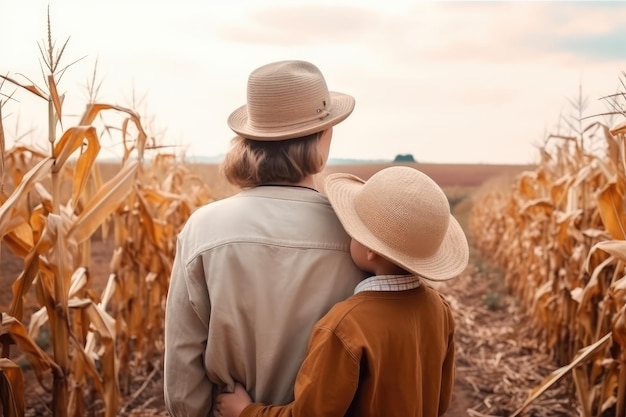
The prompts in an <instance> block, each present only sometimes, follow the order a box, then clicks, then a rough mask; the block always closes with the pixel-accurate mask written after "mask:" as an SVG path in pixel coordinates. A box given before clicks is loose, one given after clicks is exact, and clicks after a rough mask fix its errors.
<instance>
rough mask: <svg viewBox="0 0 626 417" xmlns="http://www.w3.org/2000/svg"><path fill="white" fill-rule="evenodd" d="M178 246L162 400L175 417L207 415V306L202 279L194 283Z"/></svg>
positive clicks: (167, 315) (209, 400) (169, 301)
mask: <svg viewBox="0 0 626 417" xmlns="http://www.w3.org/2000/svg"><path fill="white" fill-rule="evenodd" d="M183 259H184V254H183V253H182V248H181V245H180V244H178V247H177V255H176V257H175V259H174V265H173V268H172V274H171V281H170V287H169V293H168V297H167V305H166V312H165V358H164V367H165V369H164V398H165V404H166V407H167V409H168V411H169V413H170V414H171V415H172V416H174V417H200V416H209V415H210V410H211V405H212V396H213V384H212V383H211V381H210V380H209V378H208V377H207V375H206V371H205V367H204V360H203V357H204V346H205V345H206V340H207V329H208V326H209V316H210V304H209V295H208V290H207V288H206V284H205V282H204V280H203V279H198V280H193V279H190V277H189V271H188V270H187V268H186V265H184V264H183Z"/></svg>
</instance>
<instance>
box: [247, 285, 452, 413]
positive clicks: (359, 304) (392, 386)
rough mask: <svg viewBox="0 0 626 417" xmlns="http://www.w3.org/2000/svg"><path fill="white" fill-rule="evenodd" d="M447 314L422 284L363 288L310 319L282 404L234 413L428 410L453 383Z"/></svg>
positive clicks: (443, 400)
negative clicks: (288, 397)
mask: <svg viewBox="0 0 626 417" xmlns="http://www.w3.org/2000/svg"><path fill="white" fill-rule="evenodd" d="M454 349H455V345H454V320H453V318H452V313H451V309H450V306H449V304H448V303H447V302H446V301H445V299H444V298H443V296H441V295H440V294H439V293H438V292H437V291H435V290H434V289H432V288H430V287H429V286H428V285H427V284H422V285H421V286H420V287H418V288H416V289H412V290H407V291H394V292H379V291H365V292H360V293H357V294H355V295H353V296H351V297H350V298H349V299H347V300H345V301H343V302H340V303H338V304H337V305H336V306H335V307H333V309H332V310H331V311H330V312H329V313H328V314H327V315H326V316H325V317H323V318H322V319H321V320H320V321H319V322H318V323H317V324H316V326H315V328H314V330H313V333H312V335H311V339H310V341H309V346H308V350H307V355H306V357H305V360H304V362H303V364H302V367H301V368H300V371H299V373H298V377H297V379H296V385H295V400H294V401H293V402H292V403H290V404H288V405H286V406H266V405H263V404H259V403H253V404H250V405H249V406H248V407H246V408H245V409H244V411H243V412H242V413H241V415H240V416H241V417H251V416H297V417H300V416H324V417H332V416H337V417H340V416H359V417H370V416H372V417H374V416H376V417H381V416H385V417H394V416H398V417H435V416H440V415H442V414H443V413H444V412H445V411H446V410H447V408H448V407H449V405H450V400H451V396H452V388H453V385H454V372H455V368H454Z"/></svg>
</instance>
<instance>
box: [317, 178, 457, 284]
mask: <svg viewBox="0 0 626 417" xmlns="http://www.w3.org/2000/svg"><path fill="white" fill-rule="evenodd" d="M363 185H364V181H363V180H361V179H360V178H358V177H356V176H354V175H351V174H331V175H329V176H328V177H327V178H326V181H325V183H324V189H325V193H326V195H327V197H328V199H329V200H330V202H331V204H332V206H333V209H334V210H335V212H336V214H337V217H338V218H339V220H340V221H341V224H342V225H343V226H344V228H345V230H346V232H347V233H348V235H350V237H352V238H353V239H355V240H356V241H358V242H359V243H361V244H362V245H363V246H365V247H367V248H369V249H370V250H372V251H373V252H375V253H377V254H378V255H380V256H382V257H383V258H386V259H388V260H390V261H391V262H393V263H395V264H396V265H399V266H401V267H402V268H404V269H405V270H407V271H408V272H412V273H413V274H416V275H419V276H421V277H423V278H425V279H428V280H431V281H446V280H449V279H452V278H455V277H457V276H458V275H460V274H461V273H462V272H463V271H464V270H465V268H466V267H467V264H468V260H469V246H468V242H467V238H466V236H465V233H464V231H463V229H462V227H461V225H460V224H459V222H458V221H457V220H456V219H455V218H454V216H452V215H450V219H449V223H448V229H447V232H446V234H445V237H444V238H443V241H442V242H441V244H440V246H439V248H438V249H437V250H436V252H435V253H434V254H432V255H431V256H428V257H424V258H415V257H411V256H407V253H406V251H403V250H401V249H400V250H399V249H398V248H393V247H391V246H389V245H388V244H386V243H384V242H382V241H381V240H380V239H378V238H377V237H376V236H374V235H373V234H372V232H371V231H370V230H369V229H368V227H367V226H366V225H365V224H364V223H363V221H362V220H361V218H360V217H359V214H358V212H357V209H356V207H355V204H354V202H355V197H356V196H357V194H358V193H359V191H361V189H362V187H363ZM419 233H420V231H419V230H415V234H416V235H418V236H419Z"/></svg>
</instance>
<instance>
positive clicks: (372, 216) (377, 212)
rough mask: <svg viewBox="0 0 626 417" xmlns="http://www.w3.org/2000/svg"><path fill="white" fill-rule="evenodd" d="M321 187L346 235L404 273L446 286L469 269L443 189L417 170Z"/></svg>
mask: <svg viewBox="0 0 626 417" xmlns="http://www.w3.org/2000/svg"><path fill="white" fill-rule="evenodd" d="M324 188H325V192H326V195H327V196H328V199H329V200H330V203H331V204H332V206H333V208H334V210H335V212H336V213H337V216H338V217H339V220H340V221H341V223H342V224H343V226H344V228H345V229H346V231H347V232H348V234H349V235H350V236H351V237H352V238H353V239H355V240H356V241H358V242H359V243H361V244H362V245H363V246H365V247H367V248H369V249H370V250H372V251H374V252H376V253H377V254H379V255H381V256H382V257H384V258H386V259H388V260H390V261H392V262H394V263H395V264H397V265H399V266H401V267H403V268H404V269H406V270H407V271H409V272H412V273H414V274H416V275H419V276H421V277H423V278H426V279H429V280H432V281H444V280H447V279H451V278H454V277H456V276H458V275H459V274H460V273H461V272H462V271H463V270H464V269H465V267H466V266H467V263H468V259H469V246H468V243H467V238H466V236H465V233H464V232H463V229H462V228H461V226H460V225H459V223H458V222H457V220H456V219H455V218H454V217H453V216H452V214H450V205H449V203H448V199H447V197H446V195H445V194H444V192H443V190H442V189H441V188H440V187H439V186H438V185H437V183H435V181H433V180H432V179H431V178H430V177H429V176H428V175H426V174H424V173H422V172H421V171H419V170H417V169H414V168H410V167H406V166H395V167H389V168H384V169H382V170H380V171H378V172H377V173H376V174H374V175H372V177H371V178H370V179H369V180H368V181H367V182H364V181H363V180H362V179H360V178H358V177H356V176H354V175H351V174H330V175H328V177H326V180H325V182H324Z"/></svg>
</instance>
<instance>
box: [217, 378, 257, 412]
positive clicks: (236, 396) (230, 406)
mask: <svg viewBox="0 0 626 417" xmlns="http://www.w3.org/2000/svg"><path fill="white" fill-rule="evenodd" d="M251 402H252V399H251V398H250V396H249V395H248V393H247V392H246V389H245V388H244V387H243V385H241V384H240V383H235V391H234V392H232V393H229V392H224V393H221V394H218V395H217V398H216V399H215V405H214V407H213V416H214V417H239V414H241V412H242V411H243V409H244V408H246V406H247V405H248V404H250V403H251Z"/></svg>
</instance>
